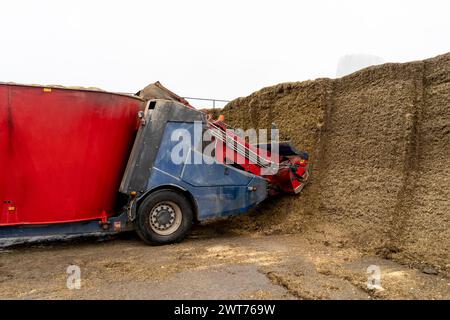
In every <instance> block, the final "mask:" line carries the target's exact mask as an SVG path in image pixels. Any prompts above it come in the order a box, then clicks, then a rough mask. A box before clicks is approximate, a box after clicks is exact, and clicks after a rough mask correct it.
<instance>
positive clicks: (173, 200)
mask: <svg viewBox="0 0 450 320" xmlns="http://www.w3.org/2000/svg"><path fill="white" fill-rule="evenodd" d="M193 218H194V213H193V210H192V206H191V203H190V202H189V201H188V199H186V197H185V196H184V195H183V194H181V193H180V192H177V191H174V190H167V189H165V190H158V191H155V192H154V193H151V194H150V195H148V196H147V197H146V198H145V199H144V201H143V202H142V203H141V205H140V206H139V209H138V212H137V216H136V220H135V229H136V232H137V234H138V235H139V237H140V238H141V239H142V240H144V241H145V242H146V243H147V244H151V245H164V244H169V243H175V242H179V241H181V240H183V239H184V237H186V235H187V234H188V233H189V231H190V229H191V226H192V223H193V220H194V219H193Z"/></svg>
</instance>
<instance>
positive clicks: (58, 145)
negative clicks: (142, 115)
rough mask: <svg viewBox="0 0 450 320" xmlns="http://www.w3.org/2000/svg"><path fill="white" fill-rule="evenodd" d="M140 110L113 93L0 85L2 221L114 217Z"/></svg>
mask: <svg viewBox="0 0 450 320" xmlns="http://www.w3.org/2000/svg"><path fill="white" fill-rule="evenodd" d="M141 108H142V102H141V101H140V100H138V99H134V98H131V97H126V96H122V95H117V94H112V93H106V92H93V91H83V90H66V89H55V88H52V89H49V88H42V87H30V86H17V85H5V84H0V201H1V206H0V226H5V225H15V224H47V223H59V222H72V221H81V220H91V219H98V218H101V216H102V212H103V211H106V212H107V213H108V214H112V213H113V209H114V203H115V198H116V194H117V190H118V186H119V184H120V180H121V178H122V174H123V171H124V168H125V165H126V162H127V159H128V155H129V152H130V150H131V145H132V142H133V139H134V136H135V133H136V123H137V113H138V111H139V110H141Z"/></svg>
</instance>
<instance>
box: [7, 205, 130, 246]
mask: <svg viewBox="0 0 450 320" xmlns="http://www.w3.org/2000/svg"><path fill="white" fill-rule="evenodd" d="M104 226H105V227H106V228H104ZM130 230H133V225H132V223H130V222H129V221H128V216H127V213H126V212H124V213H122V214H120V215H119V216H116V217H111V218H109V219H108V224H107V225H103V224H102V223H101V221H99V220H90V221H81V222H72V223H59V224H49V225H40V226H36V225H30V226H27V225H23V226H12V227H2V228H0V246H7V245H13V244H19V243H26V242H35V241H41V240H61V239H68V238H72V237H79V236H91V235H92V236H94V235H95V236H97V235H111V234H116V233H119V232H123V231H130Z"/></svg>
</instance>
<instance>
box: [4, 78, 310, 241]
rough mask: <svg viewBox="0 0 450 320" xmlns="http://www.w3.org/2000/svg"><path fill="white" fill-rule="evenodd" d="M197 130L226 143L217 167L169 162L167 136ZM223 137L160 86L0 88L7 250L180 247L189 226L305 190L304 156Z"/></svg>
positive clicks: (220, 126) (284, 147)
mask: <svg viewBox="0 0 450 320" xmlns="http://www.w3.org/2000/svg"><path fill="white" fill-rule="evenodd" d="M195 121H203V123H204V128H205V130H209V131H210V132H211V134H212V136H213V139H215V140H216V141H221V142H223V144H221V146H222V147H219V148H217V150H216V153H215V157H216V160H218V161H217V162H218V164H216V165H212V166H206V165H202V166H200V167H199V166H195V165H190V164H187V163H183V164H181V167H180V166H179V165H174V164H170V163H168V162H167V159H168V158H167V155H168V154H169V152H170V148H171V144H170V143H171V142H170V141H168V140H167V138H166V136H167V134H169V133H170V130H173V129H174V128H175V127H177V126H182V127H183V128H188V129H189V128H190V126H191V124H193V123H194V122H195ZM227 129H228V126H227V125H226V124H225V123H224V122H223V121H220V120H211V117H209V116H207V115H206V114H204V113H202V112H199V111H197V110H195V109H194V108H193V107H192V106H191V105H190V104H189V103H188V102H187V101H186V100H185V99H183V98H181V97H179V96H177V95H176V94H174V93H172V92H171V91H169V90H168V89H166V88H164V87H163V86H162V85H161V84H160V83H155V84H152V85H150V86H148V87H146V88H145V89H143V90H142V91H140V92H138V94H136V95H127V94H118V93H110V92H105V91H101V90H89V89H70V88H62V87H51V86H30V85H19V84H11V83H0V151H1V152H0V169H1V170H0V201H1V208H0V240H1V239H22V238H23V239H25V238H36V237H50V238H52V237H57V238H59V237H65V236H72V235H74V236H78V235H85V234H104V233H117V232H121V231H127V230H136V231H137V232H138V234H139V235H140V237H141V238H142V239H143V240H144V241H146V242H148V243H152V244H164V243H172V242H176V241H179V240H181V239H182V238H183V237H184V236H185V235H186V234H187V233H188V231H189V229H190V226H191V224H192V222H193V221H202V220H205V219H210V218H215V217H222V216H227V215H233V214H240V213H243V212H246V211H248V209H250V208H251V207H253V206H255V205H257V204H258V203H260V202H261V201H263V200H264V199H265V198H266V197H267V196H268V195H273V194H276V193H293V194H295V193H298V192H300V191H301V189H303V187H304V185H305V184H306V183H307V182H308V179H309V173H308V155H307V153H304V152H298V151H297V150H295V148H293V147H292V146H291V145H290V144H289V143H279V145H278V146H279V148H278V149H279V151H278V153H277V154H275V153H272V154H271V151H272V150H271V145H270V144H266V145H251V144H249V143H247V142H246V140H245V139H242V138H240V137H239V136H237V135H235V134H234V133H233V132H231V131H229V130H227ZM149 142H150V143H149ZM190 152H198V151H197V150H196V149H195V147H192V150H190ZM230 154H231V155H233V157H231V159H230V156H229V155H230ZM237 159H238V160H239V161H237ZM230 161H234V162H235V163H231V164H230ZM273 165H275V167H276V168H277V169H278V170H277V171H276V172H273V173H270V171H269V173H267V172H265V170H263V169H265V168H267V167H270V166H273ZM262 170H263V171H262Z"/></svg>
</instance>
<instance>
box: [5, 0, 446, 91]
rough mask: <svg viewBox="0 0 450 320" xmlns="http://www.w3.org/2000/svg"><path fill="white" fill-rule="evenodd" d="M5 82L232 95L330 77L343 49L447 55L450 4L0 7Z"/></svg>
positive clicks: (398, 58) (388, 55)
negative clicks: (157, 84) (159, 87)
mask: <svg viewBox="0 0 450 320" xmlns="http://www.w3.org/2000/svg"><path fill="white" fill-rule="evenodd" d="M0 30H1V36H2V37H1V40H2V41H1V44H0V81H3V82H8V81H14V82H20V83H39V84H62V85H81V86H95V87H100V88H102V89H106V90H111V91H120V92H136V91H138V90H139V89H141V88H143V87H144V86H146V85H147V84H149V83H151V82H154V81H157V80H159V81H161V82H162V83H163V84H164V85H165V86H167V87H168V88H170V89H171V90H173V91H175V92H176V93H178V94H180V95H182V96H194V97H205V98H216V99H229V100H230V99H233V98H236V97H238V96H245V95H248V94H250V93H251V92H253V91H255V90H258V89H260V88H262V87H264V86H269V85H274V84H277V83H280V82H287V81H302V80H307V79H314V78H318V77H334V76H335V74H336V67H337V63H338V60H339V58H340V57H342V56H344V55H346V54H352V53H364V54H371V55H376V56H379V57H381V58H383V59H384V60H385V61H387V62H406V61H409V60H417V59H423V58H428V57H432V56H435V55H438V54H442V53H445V52H448V51H450V1H445V0H443V1H437V0H436V1H430V0H428V1H411V0H409V1H380V0H378V1H370V2H369V1H361V0H360V1H357V0H355V1H350V0H349V1H342V0H341V1H338V0H336V1H324V0H322V1H312V0H307V1H261V0H260V1H244V0H240V1H234V0H223V1H220V2H219V1H212V0H209V1H207V0H205V1H195V0H191V1H167V0H164V1H137V0H136V1H133V0H127V1H113V0H110V1H93V0H91V1H84V0H70V1H69V0H67V1H62V0H59V1H57V0H55V1H50V0H49V1H44V0H41V1H32V0H30V1H23V0H14V1H13V0H9V1H5V0H2V1H1V3H0Z"/></svg>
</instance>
